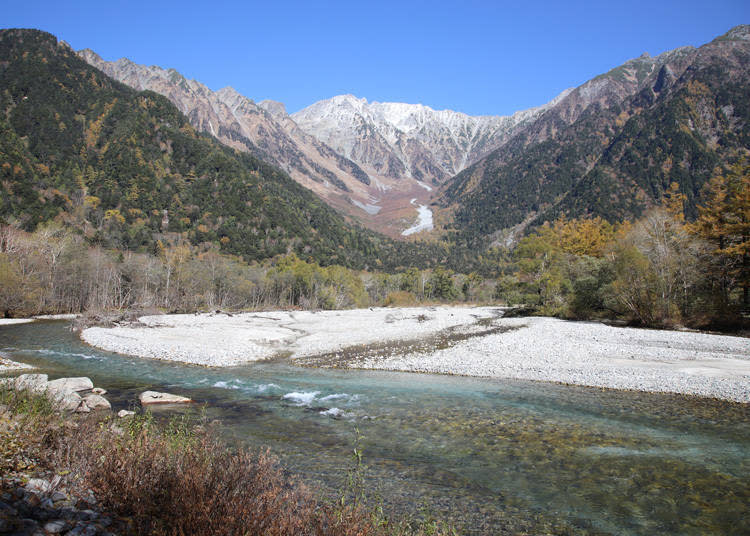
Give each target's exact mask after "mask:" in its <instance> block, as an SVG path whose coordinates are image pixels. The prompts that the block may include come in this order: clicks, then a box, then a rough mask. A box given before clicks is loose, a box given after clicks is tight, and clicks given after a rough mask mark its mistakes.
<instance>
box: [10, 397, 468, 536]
mask: <svg viewBox="0 0 750 536" xmlns="http://www.w3.org/2000/svg"><path fill="white" fill-rule="evenodd" d="M0 404H4V405H6V406H7V407H8V409H9V410H10V414H11V415H12V419H10V420H9V421H8V422H9V423H10V422H13V423H15V424H13V425H10V424H9V425H6V426H3V428H2V429H1V431H2V432H3V433H2V437H3V440H2V441H3V442H2V447H3V454H4V455H3V460H5V459H6V456H5V454H6V452H5V450H6V447H7V450H8V453H7V454H8V456H7V459H15V460H27V459H29V458H33V459H34V460H36V461H35V462H34V463H38V464H39V465H40V466H42V467H46V468H47V469H54V470H55V472H57V474H65V479H66V483H67V485H68V486H70V487H73V488H77V489H79V490H81V493H85V490H88V489H91V490H93V492H94V494H95V495H96V497H97V500H98V501H99V505H100V507H102V508H103V509H105V510H106V511H107V512H110V513H114V514H116V515H118V516H119V517H120V518H127V519H129V520H130V532H132V533H133V534H152V535H158V536H185V535H195V536H203V535H206V536H208V535H242V536H253V535H264V536H286V535H290V536H291V535H300V536H305V535H311V536H326V535H343V536H369V535H373V536H380V535H383V536H386V535H395V536H400V535H407V534H414V535H436V536H437V535H441V534H453V533H454V532H453V531H452V529H450V528H449V527H446V526H445V525H444V524H442V523H440V522H437V521H435V520H434V519H432V518H429V519H427V520H426V521H424V522H422V523H420V524H418V525H415V524H410V523H408V522H392V521H389V520H388V519H387V518H386V517H385V516H384V515H383V512H382V509H381V508H380V507H379V506H377V505H376V506H374V507H371V506H369V505H368V502H367V500H366V498H365V495H364V493H363V489H364V482H363V476H362V475H363V472H362V453H361V450H360V449H359V445H358V444H355V447H354V450H353V452H354V453H353V458H352V462H353V463H352V466H351V467H350V468H349V469H348V471H347V472H348V478H347V482H348V485H347V487H346V489H344V490H342V494H341V499H340V500H339V501H321V500H319V499H318V498H316V497H315V495H314V494H313V493H311V491H310V490H308V489H307V488H306V487H305V486H304V485H303V484H302V483H300V482H298V481H297V480H296V479H295V478H294V477H293V476H291V475H289V474H288V472H287V471H285V470H284V469H283V468H282V467H281V466H280V465H279V463H278V462H277V460H276V459H275V458H274V457H273V456H272V455H271V454H270V453H269V452H267V451H266V452H251V451H249V450H247V449H242V448H240V449H230V448H229V447H228V446H227V445H226V444H225V443H223V442H222V441H221V439H219V432H218V430H216V429H215V427H213V426H211V425H206V424H205V423H202V422H200V423H196V422H195V421H191V420H189V419H188V418H186V417H181V418H175V419H172V420H170V421H169V422H167V423H162V424H159V423H157V422H155V420H154V419H153V417H152V416H151V414H150V413H148V412H147V413H142V414H137V415H135V416H134V417H131V418H128V419H125V420H122V419H115V418H114V417H112V416H111V415H108V416H106V417H97V416H96V415H93V416H92V415H88V416H77V415H67V416H63V415H60V414H59V413H57V412H56V411H55V410H54V408H53V407H52V405H51V404H50V403H49V401H48V400H47V399H46V397H44V396H43V395H35V394H31V393H26V392H16V391H13V390H9V389H7V388H0ZM7 415H8V414H7V413H6V416H7ZM21 465H23V464H21ZM27 466H28V464H27ZM17 469H18V467H17V466H14V470H17ZM22 469H23V467H22ZM346 470H347V469H346V468H342V471H346ZM3 474H6V471H5V467H3Z"/></svg>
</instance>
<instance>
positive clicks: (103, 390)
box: [91, 387, 107, 395]
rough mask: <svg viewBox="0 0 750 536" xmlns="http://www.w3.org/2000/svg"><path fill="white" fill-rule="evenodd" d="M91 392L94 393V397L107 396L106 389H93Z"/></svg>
mask: <svg viewBox="0 0 750 536" xmlns="http://www.w3.org/2000/svg"><path fill="white" fill-rule="evenodd" d="M91 392H92V393H94V394H95V395H106V394H107V390H106V389H102V388H101V387H94V388H93V389H92V390H91Z"/></svg>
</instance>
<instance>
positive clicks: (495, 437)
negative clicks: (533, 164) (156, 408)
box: [0, 321, 750, 535]
mask: <svg viewBox="0 0 750 536" xmlns="http://www.w3.org/2000/svg"><path fill="white" fill-rule="evenodd" d="M0 353H2V354H4V355H6V356H7V357H9V358H10V359H13V360H15V361H21V362H25V363H29V364H33V365H36V366H38V367H39V368H40V370H41V371H42V372H46V373H48V374H50V376H52V377H57V376H77V375H85V376H89V377H90V378H92V380H93V381H94V384H95V385H97V386H100V387H104V388H106V389H108V390H109V394H108V395H107V397H108V398H109V399H110V400H111V402H112V403H113V407H114V408H115V409H121V408H129V407H133V406H134V405H135V404H136V402H135V401H136V400H137V394H138V393H139V392H140V391H142V390H145V389H147V388H148V389H156V390H165V391H170V392H174V393H177V394H187V395H188V396H191V397H192V398H194V399H195V400H197V401H200V402H201V403H202V404H201V406H202V407H205V412H206V415H207V416H208V417H209V418H216V419H220V420H221V421H222V422H223V423H224V430H225V433H226V434H227V437H228V439H229V440H230V441H232V442H234V441H237V442H240V443H242V444H245V445H248V446H250V447H261V446H268V447H269V448H270V449H271V450H272V451H273V452H274V453H275V454H276V455H277V456H279V457H280V458H281V460H282V462H283V463H284V464H285V465H286V466H287V467H289V468H290V469H291V470H292V471H294V472H295V473H297V474H299V475H300V476H301V477H302V479H303V480H304V481H306V482H307V483H308V484H309V485H310V486H311V487H312V488H313V489H316V490H318V491H319V492H320V493H321V494H323V495H327V496H329V497H333V496H335V495H336V493H337V490H338V489H340V488H341V486H342V485H343V483H344V481H345V480H346V471H347V468H348V467H351V453H352V449H353V447H354V445H355V442H356V441H359V446H360V448H361V450H362V452H363V459H364V462H365V466H366V468H365V472H364V473H365V485H366V491H367V493H368V495H369V496H370V497H372V498H373V500H381V501H382V502H383V504H384V507H385V508H386V510H387V511H391V512H395V513H397V514H398V515H416V516H421V515H425V512H429V513H431V514H432V515H434V516H435V517H438V518H444V519H449V520H451V521H452V522H453V523H455V524H456V525H457V526H459V528H461V529H462V532H463V533H465V534H498V533H499V534H515V533H519V532H523V531H525V532H528V533H531V534H535V533H554V534H612V535H651V534H696V535H697V534H748V533H750V516H748V515H747V505H748V504H750V412H749V411H748V410H749V409H750V407H749V406H748V405H747V404H737V403H729V402H721V401H717V400H710V399H702V398H697V397H688V396H681V395H665V394H653V393H651V394H649V393H638V392H626V391H613V390H601V389H594V388H585V387H571V386H563V385H557V384H550V383H542V382H523V381H501V380H483V379H475V378H464V377H456V376H440V375H429V374H406V373H392V372H380V371H357V370H334V369H315V368H302V367H296V366H293V365H292V364H290V363H289V362H288V361H284V360H281V361H273V362H263V363H256V364H251V365H246V366H243V367H236V368H224V369H209V368H203V367H197V366H187V365H180V364H176V363H167V362H161V361H154V360H147V359H138V358H132V357H127V356H122V355H117V354H111V353H108V352H104V351H99V350H96V349H94V348H91V347H89V346H87V345H85V344H84V343H82V342H81V341H80V340H79V339H78V337H77V336H76V335H75V334H74V333H71V331H70V329H69V324H68V322H64V321H44V322H35V323H32V324H19V325H9V326H2V327H0ZM358 437H359V439H357V438H358ZM378 498H379V499H378Z"/></svg>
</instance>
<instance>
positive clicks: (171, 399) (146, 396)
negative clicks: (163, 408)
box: [138, 391, 192, 406]
mask: <svg viewBox="0 0 750 536" xmlns="http://www.w3.org/2000/svg"><path fill="white" fill-rule="evenodd" d="M138 399H139V400H140V401H141V404H143V405H144V406H145V405H148V404H185V403H189V402H192V400H191V399H189V398H187V397H184V396H179V395H172V394H169V393H159V392H157V391H144V392H143V393H141V396H139V397H138Z"/></svg>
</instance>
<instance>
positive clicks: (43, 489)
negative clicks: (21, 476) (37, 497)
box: [24, 478, 52, 493]
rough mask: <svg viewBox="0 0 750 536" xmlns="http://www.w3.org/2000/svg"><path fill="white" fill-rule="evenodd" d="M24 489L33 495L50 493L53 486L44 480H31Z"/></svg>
mask: <svg viewBox="0 0 750 536" xmlns="http://www.w3.org/2000/svg"><path fill="white" fill-rule="evenodd" d="M24 489H25V490H26V491H30V492H32V493H48V492H49V491H50V490H52V484H51V483H50V481H49V480H45V479H43V478H30V479H29V481H28V482H27V483H26V485H25V486H24Z"/></svg>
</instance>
